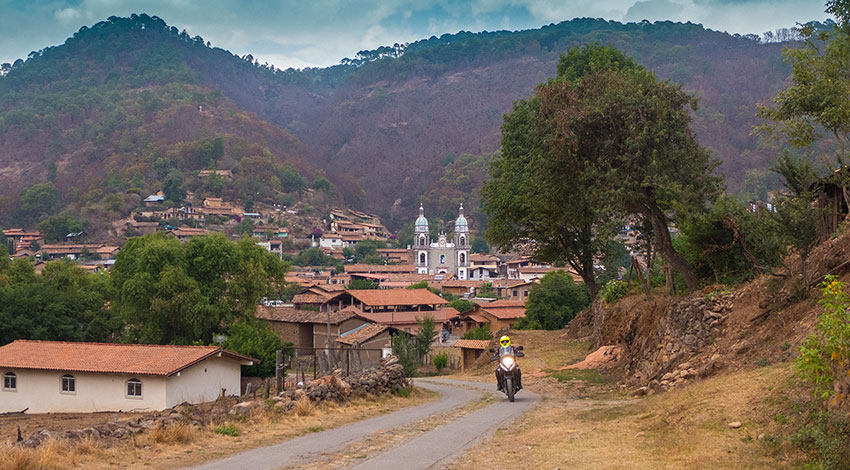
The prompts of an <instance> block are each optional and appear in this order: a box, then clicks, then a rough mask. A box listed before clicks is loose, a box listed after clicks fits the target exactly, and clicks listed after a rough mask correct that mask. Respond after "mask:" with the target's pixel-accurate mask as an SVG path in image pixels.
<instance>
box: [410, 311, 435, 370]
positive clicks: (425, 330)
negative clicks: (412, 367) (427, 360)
mask: <svg viewBox="0 0 850 470" xmlns="http://www.w3.org/2000/svg"><path fill="white" fill-rule="evenodd" d="M416 324H417V325H419V331H417V332H416V336H415V337H414V340H415V341H414V344H415V347H416V353H417V354H418V356H419V358H420V360H421V359H422V358H423V357H425V355H426V354H428V351H430V350H431V343H433V342H434V336H435V335H436V334H437V322H436V321H435V320H434V317H433V316H432V315H425V317H424V318H418V317H417V318H416Z"/></svg>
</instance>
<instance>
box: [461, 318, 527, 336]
mask: <svg viewBox="0 0 850 470" xmlns="http://www.w3.org/2000/svg"><path fill="white" fill-rule="evenodd" d="M523 320H524V319H523ZM461 339H486V340H491V339H493V333H491V332H490V324H489V323H487V324H485V325H481V326H479V327H478V328H473V329H471V330H469V331H467V332H466V333H464V334H463V336H461Z"/></svg>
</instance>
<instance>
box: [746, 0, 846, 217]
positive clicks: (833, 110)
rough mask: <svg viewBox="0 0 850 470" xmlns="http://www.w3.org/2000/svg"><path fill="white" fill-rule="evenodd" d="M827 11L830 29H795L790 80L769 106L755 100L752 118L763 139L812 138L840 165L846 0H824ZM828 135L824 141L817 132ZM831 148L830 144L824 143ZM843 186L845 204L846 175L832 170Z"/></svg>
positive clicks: (795, 142) (802, 143) (809, 141)
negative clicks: (797, 31) (797, 44)
mask: <svg viewBox="0 0 850 470" xmlns="http://www.w3.org/2000/svg"><path fill="white" fill-rule="evenodd" d="M826 5H827V12H829V13H832V14H834V15H835V16H836V20H837V23H836V24H835V25H834V26H833V27H832V29H815V27H814V25H812V24H809V25H806V26H803V27H802V28H800V35H801V36H802V38H803V43H802V45H801V46H800V47H794V48H787V49H785V51H784V53H783V54H784V55H785V58H786V59H787V60H788V61H789V62H790V63H791V65H792V73H791V83H792V85H791V86H790V87H788V88H786V89H785V90H782V91H780V92H778V93H777V94H776V96H775V97H774V98H773V102H774V105H773V106H767V105H760V106H759V107H758V113H757V114H758V117H760V118H762V119H765V120H767V121H772V123H770V122H768V123H765V124H763V125H761V126H759V127H757V128H756V131H757V133H759V134H761V135H762V136H765V137H768V138H775V137H778V138H781V139H783V140H784V141H785V142H787V143H788V144H790V145H791V146H793V147H797V148H809V147H811V146H812V145H814V144H815V143H820V144H821V145H823V148H824V150H827V149H829V150H832V151H833V152H834V157H835V164H836V166H837V168H845V167H846V166H847V165H848V163H850V162H848V152H850V101H848V100H847V86H846V84H847V82H848V81H850V3H848V2H847V1H846V0H838V1H835V0H833V1H828V2H827V4H826ZM824 132H826V133H828V134H829V135H830V136H831V137H832V139H830V140H826V141H825V140H824V139H821V138H822V137H823V135H822V134H823V133H824ZM830 147H831V148H830ZM836 177H837V178H838V179H839V180H840V181H839V183H840V184H841V185H842V186H843V189H844V199H845V203H850V191H848V186H850V175H848V174H847V172H840V174H838V175H836Z"/></svg>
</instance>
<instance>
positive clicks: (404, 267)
mask: <svg viewBox="0 0 850 470" xmlns="http://www.w3.org/2000/svg"><path fill="white" fill-rule="evenodd" d="M343 269H344V270H345V272H346V273H347V274H351V275H355V274H360V273H371V274H389V273H407V274H415V273H416V267H414V266H413V265H412V264H386V265H385V264H346V265H345V266H343Z"/></svg>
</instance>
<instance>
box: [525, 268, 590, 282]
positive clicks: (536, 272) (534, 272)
mask: <svg viewBox="0 0 850 470" xmlns="http://www.w3.org/2000/svg"><path fill="white" fill-rule="evenodd" d="M554 271H564V272H566V273H567V274H569V275H570V276H571V277H572V278H573V281H575V282H583V281H582V279H581V276H579V275H578V274H577V273H576V272H574V271H572V270H571V269H566V268H554V267H548V266H525V267H522V268H519V269H517V278H518V279H521V280H523V281H529V282H530V281H535V280H539V279H541V278H542V277H543V276H545V275H547V274H549V273H551V272H554Z"/></svg>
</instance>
